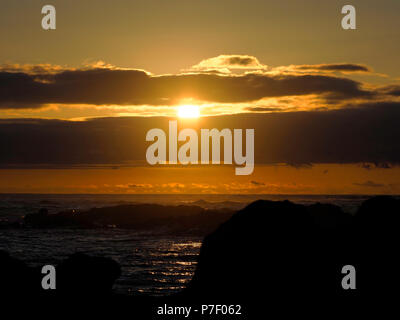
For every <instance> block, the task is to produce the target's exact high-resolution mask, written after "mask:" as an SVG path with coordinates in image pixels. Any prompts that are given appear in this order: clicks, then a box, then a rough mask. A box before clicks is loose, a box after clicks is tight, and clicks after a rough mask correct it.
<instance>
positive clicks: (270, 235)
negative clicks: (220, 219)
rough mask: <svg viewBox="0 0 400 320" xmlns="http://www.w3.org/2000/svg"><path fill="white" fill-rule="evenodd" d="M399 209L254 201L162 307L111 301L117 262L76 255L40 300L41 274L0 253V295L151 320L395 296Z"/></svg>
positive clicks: (206, 245)
mask: <svg viewBox="0 0 400 320" xmlns="http://www.w3.org/2000/svg"><path fill="white" fill-rule="evenodd" d="M399 229H400V200H398V199H395V198H392V197H386V196H381V197H375V198H371V199H369V200H367V201H365V202H364V203H363V204H362V205H361V206H360V208H359V210H358V211H357V213H356V214H355V215H354V216H352V215H349V214H347V213H345V212H343V211H342V210H341V209H340V208H339V207H337V206H334V205H328V204H314V205H311V206H304V205H298V204H294V203H292V202H289V201H279V202H273V201H256V202H254V203H252V204H250V205H248V206H247V207H246V208H244V209H243V210H240V211H238V212H237V213H235V214H234V215H233V216H232V217H231V218H229V220H228V221H226V222H224V223H223V224H221V225H220V226H219V227H218V228H217V229H216V230H215V231H214V232H212V233H211V234H209V235H208V236H206V237H205V239H204V241H203V245H202V248H201V252H200V256H199V263H198V267H197V270H196V273H195V275H194V277H193V279H192V281H191V282H190V283H189V284H188V286H187V288H186V290H184V291H183V292H181V293H179V294H178V295H175V296H172V297H165V298H152V297H148V298H136V297H134V296H133V297H127V296H119V295H115V294H113V292H112V285H113V283H114V281H115V280H116V279H117V278H118V277H119V276H120V268H119V266H118V264H117V263H116V262H114V261H113V260H110V259H107V258H100V257H88V256H85V255H82V254H75V255H73V256H71V257H70V258H69V259H67V260H65V261H63V262H62V263H61V264H60V265H58V266H57V290H54V291H51V290H48V291H44V290H42V289H41V286H40V283H41V278H42V275H41V274H40V270H36V269H32V268H29V267H27V266H26V264H24V263H23V262H21V261H19V260H16V259H13V258H11V257H10V256H9V255H8V254H7V253H4V252H2V253H1V254H0V283H1V289H0V290H1V292H2V294H3V295H5V296H7V297H14V298H18V299H20V300H21V299H23V298H28V299H32V297H35V298H40V299H44V298H48V299H54V300H58V303H61V304H62V303H63V301H67V299H70V298H71V297H73V298H74V299H75V301H82V299H84V301H86V302H88V301H91V300H94V301H99V299H106V301H107V303H108V304H110V303H116V304H118V305H119V306H120V307H121V305H124V306H125V307H126V306H129V307H132V308H134V309H135V308H136V312H137V313H138V314H139V313H141V314H144V315H143V316H142V317H139V319H147V318H150V316H151V314H153V313H154V308H155V306H157V305H162V304H164V303H175V304H182V303H203V304H204V303H219V304H221V303H227V304H242V305H244V306H245V309H244V310H246V312H247V314H248V315H249V316H248V317H247V318H252V319H253V318H255V319H257V317H256V316H255V314H257V313H260V312H265V310H266V309H268V308H270V307H271V308H272V307H276V306H277V305H280V304H284V305H285V306H292V307H293V306H294V305H297V304H301V305H302V306H303V307H304V308H307V307H310V308H314V307H315V306H321V304H324V303H330V304H334V305H335V306H336V308H339V309H340V307H341V306H343V304H348V303H355V302H359V301H368V300H370V299H374V300H375V301H377V299H382V298H385V299H390V298H395V297H398V288H399V284H400V281H399V272H400V271H399V270H400V268H399V267H400V262H399V258H398V256H399V250H398V249H399V243H400V242H399V240H400V239H399V238H400V232H399ZM344 265H353V266H354V267H355V269H356V285H357V289H356V290H344V289H343V288H342V286H341V282H342V278H343V277H344V274H342V273H341V270H342V267H343V266H344Z"/></svg>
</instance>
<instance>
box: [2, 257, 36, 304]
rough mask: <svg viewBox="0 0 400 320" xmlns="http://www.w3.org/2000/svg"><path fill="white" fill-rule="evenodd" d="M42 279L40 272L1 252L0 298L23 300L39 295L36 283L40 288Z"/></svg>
mask: <svg viewBox="0 0 400 320" xmlns="http://www.w3.org/2000/svg"><path fill="white" fill-rule="evenodd" d="M40 279H41V278H40V273H39V270H36V269H33V268H30V267H28V266H27V265H26V264H25V263H24V262H22V261H20V260H18V259H16V258H13V257H11V256H10V255H9V253H8V252H5V251H0V296H2V297H11V298H16V297H20V298H22V297H26V296H29V295H32V294H33V293H37V292H39V287H38V286H36V283H38V284H39V286H40Z"/></svg>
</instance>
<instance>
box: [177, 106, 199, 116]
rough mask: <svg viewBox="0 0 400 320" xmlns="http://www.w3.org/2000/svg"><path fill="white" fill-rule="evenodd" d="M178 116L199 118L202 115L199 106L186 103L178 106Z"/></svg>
mask: <svg viewBox="0 0 400 320" xmlns="http://www.w3.org/2000/svg"><path fill="white" fill-rule="evenodd" d="M178 117H179V118H198V117H200V108H199V106H195V105H191V104H186V105H183V106H179V107H178Z"/></svg>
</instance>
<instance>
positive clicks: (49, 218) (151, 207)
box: [24, 204, 234, 234]
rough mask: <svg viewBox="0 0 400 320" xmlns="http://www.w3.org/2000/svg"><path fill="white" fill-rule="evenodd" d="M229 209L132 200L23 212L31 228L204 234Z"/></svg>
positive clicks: (218, 223)
mask: <svg viewBox="0 0 400 320" xmlns="http://www.w3.org/2000/svg"><path fill="white" fill-rule="evenodd" d="M233 213H234V211H233V210H227V209H220V210H211V209H203V208H201V207H199V206H189V205H180V206H166V205H157V204H135V205H121V206H114V207H104V208H93V209H90V210H88V211H83V212H78V211H75V210H70V211H64V212H60V213H57V214H48V213H47V211H46V210H41V211H39V212H38V213H34V214H28V215H26V217H25V219H24V222H25V224H26V225H28V226H31V227H35V228H63V227H75V228H95V227H120V228H127V229H134V230H140V231H143V230H149V231H157V230H158V231H165V232H168V233H190V234H195V233H196V234H206V233H208V232H211V231H213V230H214V229H215V228H216V227H217V226H218V225H220V224H221V223H222V222H224V221H226V220H227V219H229V218H230V217H231V216H232V214H233Z"/></svg>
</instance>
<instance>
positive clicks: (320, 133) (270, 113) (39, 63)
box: [0, 0, 400, 194]
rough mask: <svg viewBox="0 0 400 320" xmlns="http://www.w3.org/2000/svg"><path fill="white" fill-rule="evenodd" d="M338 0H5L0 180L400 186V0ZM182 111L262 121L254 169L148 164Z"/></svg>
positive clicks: (229, 123)
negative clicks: (348, 19)
mask: <svg viewBox="0 0 400 320" xmlns="http://www.w3.org/2000/svg"><path fill="white" fill-rule="evenodd" d="M45 4H52V5H54V6H55V8H56V19H57V24H56V26H57V27H56V30H43V29H42V27H41V19H42V17H43V15H42V14H41V8H42V6H43V5H45ZM345 4H348V2H347V1H314V0H307V1H289V0H280V1H266V0H263V1H257V0H250V1H246V2H244V1H236V0H229V1H228V0H219V1H208V0H203V1H182V0H168V1H166V0H146V1H144V0H143V1H142V0H138V1H127V0H126V1H124V0H115V1H103V0H98V1H96V2H94V1H57V0H54V1H51V2H44V1H36V0H29V1H28V0H20V1H9V0H3V1H2V2H1V4H0V9H1V10H0V39H1V40H0V41H1V50H0V151H1V152H0V177H1V179H0V192H3V193H7V192H10V193H15V192H26V193H31V192H32V193H53V192H54V193H92V192H93V193H260V194H261V193H285V194H287V193H289V194H290V193H297V194H306V193H312V194H327V193H328V194H329V193H331V194H357V193H358V194H399V193H400V182H399V181H400V169H399V167H398V164H399V163H400V147H399V144H398V141H399V138H400V129H399V126H398V123H399V120H400V64H399V63H398V52H400V42H399V41H398V39H399V36H400V19H399V12H400V2H399V1H397V0H383V1H372V0H363V1H360V0H354V1H352V2H351V4H352V5H354V7H355V8H356V14H357V15H356V17H357V20H356V21H357V29H356V30H343V29H342V28H341V19H342V17H343V15H342V14H341V8H342V6H343V5H345ZM187 106H192V107H193V106H194V107H195V108H197V109H198V110H199V112H200V117H199V118H194V119H184V118H180V117H177V114H178V112H179V110H182V109H184V108H187ZM176 119H177V120H178V124H179V128H180V129H184V128H194V129H195V130H197V131H199V130H200V129H202V128H209V129H212V128H218V129H219V130H221V129H223V128H229V129H231V130H233V129H238V128H240V129H248V128H252V129H254V130H255V154H254V157H255V170H254V172H253V173H252V174H251V175H248V176H237V175H235V173H234V166H230V165H189V166H173V165H166V166H150V165H149V164H148V163H146V161H145V160H146V159H145V154H146V148H147V147H148V146H149V142H147V141H146V133H147V132H148V131H149V130H150V129H152V128H163V129H164V130H165V131H167V128H168V121H169V120H176ZM180 145H181V144H180Z"/></svg>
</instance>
